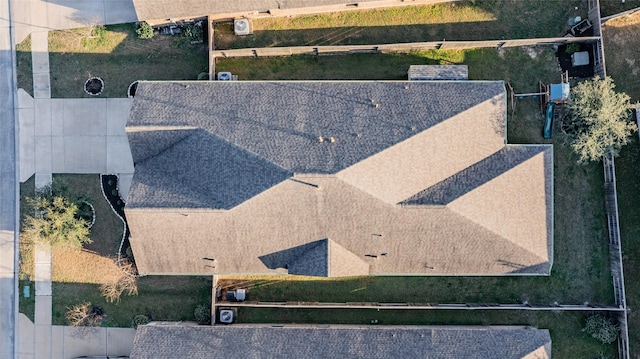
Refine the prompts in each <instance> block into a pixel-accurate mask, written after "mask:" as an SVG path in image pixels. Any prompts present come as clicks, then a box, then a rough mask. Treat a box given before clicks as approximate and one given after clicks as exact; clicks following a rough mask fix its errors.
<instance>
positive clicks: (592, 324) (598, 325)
mask: <svg viewBox="0 0 640 359" xmlns="http://www.w3.org/2000/svg"><path fill="white" fill-rule="evenodd" d="M582 331H583V332H587V333H588V334H589V335H591V336H592V337H593V338H595V339H598V340H599V341H600V342H601V343H602V344H611V343H613V342H615V341H616V339H618V333H619V332H620V327H619V326H618V325H617V324H615V323H614V322H612V321H611V320H610V319H608V318H605V317H603V316H602V315H599V314H594V315H592V316H590V317H589V318H587V324H586V325H585V327H584V328H583V329H582Z"/></svg>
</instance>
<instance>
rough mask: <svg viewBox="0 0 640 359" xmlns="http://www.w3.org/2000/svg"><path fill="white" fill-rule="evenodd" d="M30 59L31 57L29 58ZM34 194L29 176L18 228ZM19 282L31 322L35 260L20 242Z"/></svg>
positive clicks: (24, 309)
mask: <svg viewBox="0 0 640 359" xmlns="http://www.w3.org/2000/svg"><path fill="white" fill-rule="evenodd" d="M29 58H31V57H29ZM35 192H36V179H35V175H34V176H31V178H29V179H28V180H26V181H25V182H22V183H20V226H22V222H23V218H24V217H25V215H26V213H25V209H26V208H27V198H29V197H31V198H33V197H34V196H35ZM19 270H20V274H19V276H20V281H19V292H18V294H19V295H20V299H19V301H18V305H19V311H20V313H23V314H25V315H26V316H27V317H29V319H31V321H33V320H34V316H35V309H36V303H35V294H36V293H35V289H36V287H35V282H34V281H33V274H34V270H35V258H34V248H33V244H32V243H25V242H22V241H21V242H20V268H19ZM24 286H29V287H30V297H29V298H25V297H24V295H23V288H24Z"/></svg>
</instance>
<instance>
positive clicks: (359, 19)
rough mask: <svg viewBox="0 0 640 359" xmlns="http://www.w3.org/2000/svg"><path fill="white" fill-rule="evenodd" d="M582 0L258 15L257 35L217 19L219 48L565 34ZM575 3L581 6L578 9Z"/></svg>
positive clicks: (501, 0)
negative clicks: (236, 30) (235, 29)
mask: <svg viewBox="0 0 640 359" xmlns="http://www.w3.org/2000/svg"><path fill="white" fill-rule="evenodd" d="M585 3H586V2H583V1H580V0H562V1H560V0H552V1H545V4H544V6H540V1H539V0H518V1H511V0H483V1H467V2H454V3H444V4H438V5H430V6H406V7H399V8H389V9H379V10H363V11H346V12H341V13H329V14H319V15H305V16H295V17H286V18H265V19H259V20H253V30H254V34H253V35H250V36H242V37H239V36H234V34H233V28H232V24H231V23H219V24H217V26H216V28H215V31H214V36H215V40H214V42H215V45H216V48H218V49H230V48H244V47H270V46H294V45H338V44H340V45H342V44H379V43H396V42H419V41H442V40H444V39H446V40H495V39H522V38H535V37H555V36H562V35H564V34H565V33H566V31H567V30H568V29H569V27H568V25H567V22H566V19H568V18H569V17H572V16H578V15H579V16H582V17H583V18H586V15H587V9H586V7H585V5H586V4H585ZM575 7H578V9H577V10H576V9H575Z"/></svg>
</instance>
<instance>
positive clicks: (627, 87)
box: [601, 0, 640, 357]
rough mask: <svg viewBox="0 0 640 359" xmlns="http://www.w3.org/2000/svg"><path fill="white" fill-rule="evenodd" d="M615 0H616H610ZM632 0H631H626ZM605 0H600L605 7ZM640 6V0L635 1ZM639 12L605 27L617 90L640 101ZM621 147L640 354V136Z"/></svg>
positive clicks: (630, 287) (633, 332)
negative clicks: (637, 265) (638, 74)
mask: <svg viewBox="0 0 640 359" xmlns="http://www.w3.org/2000/svg"><path fill="white" fill-rule="evenodd" d="M611 1H613V0H611ZM627 2H628V3H629V2H630V1H629V0H627ZM604 3H605V1H602V0H601V4H603V7H604ZM633 3H634V4H635V5H636V6H640V1H633ZM639 31H640V13H636V14H635V15H633V16H632V17H628V18H627V17H623V18H619V19H616V20H612V21H609V22H607V23H606V26H604V28H603V36H604V48H605V57H606V65H607V74H608V75H609V76H611V77H612V78H613V79H614V81H615V83H616V89H617V90H618V91H623V92H626V93H627V94H628V95H629V96H630V97H631V100H632V101H640V80H639V79H638V76H636V75H637V73H638V70H639V69H640V53H638V48H639V47H640V37H639V36H638V34H639ZM633 137H634V140H633V141H632V142H631V143H630V144H629V145H627V146H626V147H624V148H623V149H622V152H621V153H620V157H619V158H618V159H617V160H616V176H617V178H616V179H617V186H618V209H619V211H620V234H621V236H622V250H623V262H624V275H625V287H626V293H627V305H628V307H629V308H630V309H631V310H630V312H629V341H630V345H631V354H632V357H635V356H638V355H639V354H640V312H639V311H638V309H637V308H638V307H639V306H640V270H639V269H638V268H636V264H635V263H636V262H639V261H640V243H639V241H638V238H640V209H639V208H640V206H639V203H640V172H639V171H638V164H639V163H640V143H639V142H638V135H637V134H635V135H634V136H633Z"/></svg>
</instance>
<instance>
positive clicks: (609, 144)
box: [564, 76, 637, 163]
mask: <svg viewBox="0 0 640 359" xmlns="http://www.w3.org/2000/svg"><path fill="white" fill-rule="evenodd" d="M614 88H615V84H614V83H613V80H612V79H611V78H610V77H606V78H605V79H600V78H599V77H597V76H596V77H595V78H594V79H593V80H589V81H584V82H581V83H580V84H578V85H577V86H576V87H574V88H573V90H572V93H571V97H570V98H569V101H568V103H567V110H568V116H567V119H566V122H565V123H564V127H565V129H566V131H567V133H568V134H569V135H570V137H571V148H572V149H573V151H574V152H575V153H576V154H578V156H579V157H580V159H579V162H581V163H584V162H588V161H599V160H600V159H601V158H602V156H604V155H605V154H606V153H607V152H612V153H613V155H618V153H619V151H620V148H621V147H622V146H624V145H625V144H627V142H628V141H629V137H630V136H631V134H633V132H635V131H636V130H637V126H636V124H635V123H633V122H631V121H630V114H631V109H632V108H633V105H632V104H631V103H630V99H629V96H628V95H627V94H625V93H617V92H615V91H614Z"/></svg>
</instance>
